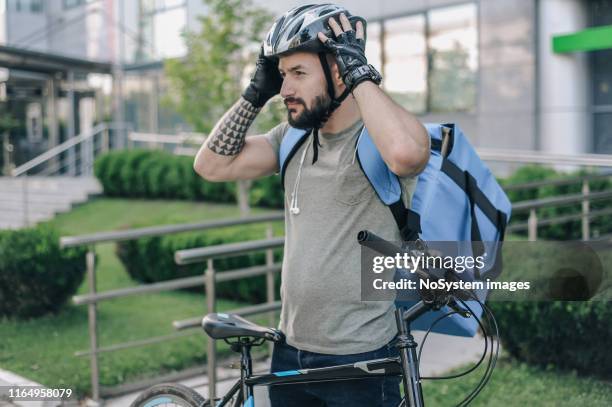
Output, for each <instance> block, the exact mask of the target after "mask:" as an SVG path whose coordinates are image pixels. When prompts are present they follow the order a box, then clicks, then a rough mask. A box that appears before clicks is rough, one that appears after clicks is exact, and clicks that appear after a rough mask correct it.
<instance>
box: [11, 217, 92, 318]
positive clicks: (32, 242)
mask: <svg viewBox="0 0 612 407" xmlns="http://www.w3.org/2000/svg"><path fill="white" fill-rule="evenodd" d="M85 252H86V250H85V249H84V248H74V249H65V250H62V249H60V248H59V236H58V235H57V233H56V232H55V231H54V230H53V229H51V228H49V227H38V228H31V229H22V230H18V231H0V316H6V317H15V318H30V317H38V316H41V315H44V314H47V313H52V312H56V311H58V310H59V309H60V308H61V307H62V305H64V304H65V303H66V301H67V300H68V299H69V298H70V297H71V296H72V295H74V294H75V293H76V291H77V289H78V287H79V285H80V284H81V282H82V281H83V276H84V273H85Z"/></svg>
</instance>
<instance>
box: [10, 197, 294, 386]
mask: <svg viewBox="0 0 612 407" xmlns="http://www.w3.org/2000/svg"><path fill="white" fill-rule="evenodd" d="M262 212H263V211H262V210H255V211H254V214H257V213H262ZM238 215H239V214H238V211H237V208H236V207H234V206H229V205H213V204H203V203H193V202H181V201H142V200H125V199H107V198H99V199H95V200H92V201H90V202H89V203H87V204H84V205H81V206H79V207H77V208H75V209H74V210H72V211H71V212H69V213H66V214H62V215H59V216H58V217H56V218H55V219H54V220H53V221H51V222H50V223H51V224H53V225H54V226H55V227H57V229H58V230H59V231H60V233H61V234H62V235H63V236H66V235H79V234H88V233H94V232H99V231H108V230H118V229H128V228H133V227H143V226H150V225H162V224H176V223H188V222H201V221H205V220H213V219H221V218H233V217H237V216H238ZM257 227H259V228H261V234H262V238H263V237H264V236H265V234H264V225H260V226H257ZM275 233H277V234H282V224H277V225H276V227H275ZM96 253H97V255H98V256H97V280H98V281H97V282H98V291H106V290H110V289H115V288H121V287H128V286H133V285H136V283H135V282H133V281H132V280H131V279H130V277H129V276H128V274H127V273H126V272H125V270H124V269H123V266H122V264H121V263H120V262H119V259H118V258H117V257H116V256H115V254H114V244H112V243H111V244H101V245H97V246H96ZM86 292H87V286H86V283H84V284H83V285H82V286H81V287H80V288H79V293H86ZM239 305H240V304H238V303H235V302H230V301H219V302H218V309H219V310H227V309H231V308H236V307H238V306H239ZM205 312H206V303H205V298H204V295H202V294H197V293H189V292H180V291H174V292H163V293H157V294H146V295H139V296H132V297H127V298H123V299H116V300H110V301H106V302H103V303H101V304H99V305H98V326H99V346H108V345H112V344H115V343H119V342H123V341H127V340H136V339H144V338H147V337H150V336H158V335H168V334H171V333H173V332H175V331H174V329H173V328H172V326H171V322H172V321H173V320H176V319H185V318H190V317H195V316H198V315H203V314H204V313H205ZM264 321H265V320H264ZM264 323H265V322H264ZM0 332H2V340H1V341H0V367H1V368H4V369H7V370H10V371H13V372H15V373H17V374H20V375H23V376H25V377H27V378H30V379H33V380H35V381H38V382H40V383H43V384H45V385H47V386H50V387H58V386H60V385H62V386H64V387H66V386H69V387H72V388H73V389H76V390H77V391H78V392H79V393H80V394H84V393H87V392H89V391H90V376H89V359H88V358H87V357H75V356H73V354H74V352H75V351H76V350H87V349H88V347H89V339H88V338H89V337H88V324H87V307H86V306H75V305H72V304H67V305H66V306H65V307H64V308H63V310H62V311H61V312H60V313H59V314H58V315H50V316H46V317H43V318H38V319H34V320H30V321H9V320H3V321H0ZM205 340H206V339H205V335H204V333H203V332H202V331H201V330H197V329H196V330H194V331H193V335H191V336H188V337H185V338H180V339H176V340H172V341H169V342H164V343H160V344H155V345H149V346H145V347H140V348H134V349H128V350H121V351H117V352H112V353H104V354H102V355H101V357H100V377H101V379H100V381H101V384H102V385H104V386H111V385H115V384H119V383H123V382H126V381H130V380H135V379H137V378H141V377H147V376H154V375H156V374H158V373H159V372H167V371H172V370H177V369H182V368H185V367H189V366H193V365H196V364H199V363H202V362H203V361H204V360H205V348H206V343H205ZM219 348H220V349H222V350H223V348H224V347H223V346H219Z"/></svg>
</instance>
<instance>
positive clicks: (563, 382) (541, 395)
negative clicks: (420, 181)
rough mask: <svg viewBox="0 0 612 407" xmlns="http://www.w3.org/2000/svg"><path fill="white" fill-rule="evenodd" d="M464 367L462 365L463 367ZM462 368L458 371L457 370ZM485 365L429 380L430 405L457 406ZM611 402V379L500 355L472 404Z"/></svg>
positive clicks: (601, 405) (598, 406)
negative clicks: (461, 374) (458, 375)
mask: <svg viewBox="0 0 612 407" xmlns="http://www.w3.org/2000/svg"><path fill="white" fill-rule="evenodd" d="M464 370H465V369H462V371H464ZM458 372H459V371H457V373H458ZM481 373H482V369H480V368H479V369H478V370H477V371H475V372H473V373H472V374H470V375H468V376H467V377H462V378H459V379H453V380H426V381H424V386H423V392H424V394H425V405H427V406H428V407H431V406H434V407H437V406H440V407H446V406H454V405H457V404H458V403H459V402H460V401H461V400H463V399H464V398H465V397H466V396H467V395H468V394H469V393H470V392H471V391H472V389H474V388H475V387H476V385H477V383H478V382H479V381H480V378H481ZM611 402H612V383H609V382H604V381H600V380H594V379H590V378H585V377H577V376H576V375H575V374H571V373H563V372H558V371H555V370H546V369H540V368H536V367H532V366H529V365H526V364H524V363H518V362H516V361H513V360H511V359H509V358H500V360H499V361H498V363H497V366H496V368H495V371H494V372H493V376H492V378H491V380H490V382H489V384H488V385H487V386H486V387H485V388H484V390H483V391H482V392H481V393H480V395H479V396H478V397H477V398H476V399H475V400H474V401H473V402H472V404H470V405H471V406H474V407H485V406H486V407H488V406H509V407H512V406H516V407H526V406H530V407H531V406H534V407H536V406H537V407H559V406H567V407H570V406H571V407H574V406H589V407H607V406H610V405H611Z"/></svg>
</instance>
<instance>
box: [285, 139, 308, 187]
mask: <svg viewBox="0 0 612 407" xmlns="http://www.w3.org/2000/svg"><path fill="white" fill-rule="evenodd" d="M310 133H311V130H302V129H296V128H294V127H289V130H287V134H285V136H284V137H283V139H282V141H281V145H280V148H279V151H278V166H279V168H280V174H281V187H282V188H283V190H284V189H285V170H286V169H287V165H288V164H289V161H291V159H292V158H293V156H294V155H295V153H296V152H297V151H298V150H299V148H300V146H301V145H302V144H304V141H306V140H307V139H308V136H309V135H310Z"/></svg>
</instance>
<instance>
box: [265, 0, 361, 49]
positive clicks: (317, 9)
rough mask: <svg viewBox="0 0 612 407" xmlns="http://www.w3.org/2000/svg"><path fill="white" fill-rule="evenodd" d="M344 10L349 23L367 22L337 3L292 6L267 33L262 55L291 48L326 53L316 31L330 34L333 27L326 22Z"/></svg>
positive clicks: (330, 35)
mask: <svg viewBox="0 0 612 407" xmlns="http://www.w3.org/2000/svg"><path fill="white" fill-rule="evenodd" d="M340 13H344V14H345V15H346V16H347V17H348V19H349V21H350V22H351V25H353V26H354V25H355V23H356V22H357V21H361V22H362V24H363V27H364V31H365V26H366V21H365V20H364V19H363V18H361V17H357V16H351V13H349V11H348V10H347V9H346V8H344V7H342V6H338V5H336V4H308V5H305V6H298V7H294V8H292V9H291V10H289V11H287V12H286V13H285V14H284V15H282V16H281V17H280V18H279V19H278V20H276V22H275V23H274V25H272V28H270V31H268V34H267V36H266V40H265V41H264V55H266V56H280V55H283V54H286V53H289V52H294V51H307V52H315V53H320V52H326V51H325V47H323V44H322V43H321V41H319V39H318V38H317V34H318V33H319V32H323V33H324V34H325V35H327V36H328V37H333V34H332V30H331V28H330V27H329V24H328V23H327V21H328V20H329V19H330V18H331V17H337V16H339V15H340Z"/></svg>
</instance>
